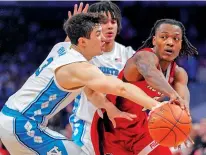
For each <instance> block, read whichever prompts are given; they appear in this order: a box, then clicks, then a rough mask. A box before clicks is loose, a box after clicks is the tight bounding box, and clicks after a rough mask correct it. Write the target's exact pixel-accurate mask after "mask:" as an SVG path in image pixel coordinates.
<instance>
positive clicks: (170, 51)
mask: <svg viewBox="0 0 206 155" xmlns="http://www.w3.org/2000/svg"><path fill="white" fill-rule="evenodd" d="M165 52H166V53H168V54H172V53H173V51H172V50H171V49H166V50H165Z"/></svg>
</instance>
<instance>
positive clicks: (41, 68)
mask: <svg viewBox="0 0 206 155" xmlns="http://www.w3.org/2000/svg"><path fill="white" fill-rule="evenodd" d="M52 61H53V57H50V58H48V59H47V63H46V64H44V65H42V66H40V67H39V68H38V69H37V70H36V72H35V74H36V76H38V75H39V74H40V73H41V72H42V71H43V69H44V68H45V67H46V66H48V65H49V64H50V63H51V62H52Z"/></svg>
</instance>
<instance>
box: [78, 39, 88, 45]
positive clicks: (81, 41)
mask: <svg viewBox="0 0 206 155" xmlns="http://www.w3.org/2000/svg"><path fill="white" fill-rule="evenodd" d="M78 44H79V45H80V46H83V47H85V46H86V44H87V39H86V38H83V37H80V38H79V39H78Z"/></svg>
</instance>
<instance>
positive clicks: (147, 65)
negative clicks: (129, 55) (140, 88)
mask: <svg viewBox="0 0 206 155" xmlns="http://www.w3.org/2000/svg"><path fill="white" fill-rule="evenodd" d="M158 64H159V60H158V58H157V56H156V55H155V54H154V53H150V52H141V53H138V55H137V56H136V66H137V69H138V71H139V72H140V74H142V76H143V77H144V78H145V80H146V81H147V83H148V84H149V85H150V86H152V87H153V88H154V89H157V90H158V91H160V92H161V93H163V94H165V95H166V96H168V97H170V96H171V95H173V96H174V94H177V93H176V91H175V90H174V89H173V88H172V87H171V86H170V84H169V83H168V81H167V80H166V78H165V77H164V75H163V73H162V72H161V71H159V70H158V69H157V65H158Z"/></svg>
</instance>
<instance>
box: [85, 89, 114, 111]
mask: <svg viewBox="0 0 206 155" xmlns="http://www.w3.org/2000/svg"><path fill="white" fill-rule="evenodd" d="M85 94H86V95H87V98H88V100H89V101H90V102H91V103H92V104H93V105H94V106H95V107H97V108H103V109H105V110H106V111H108V110H110V109H112V108H116V106H115V105H114V104H112V103H111V102H109V101H108V99H107V98H106V96H105V95H104V94H103V93H99V92H95V91H93V90H91V89H89V88H85Z"/></svg>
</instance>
